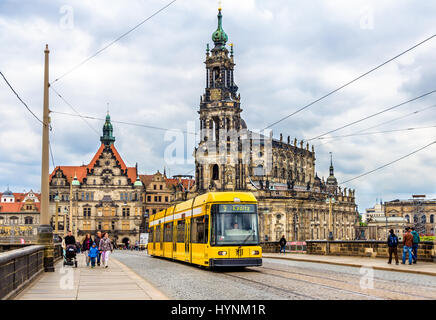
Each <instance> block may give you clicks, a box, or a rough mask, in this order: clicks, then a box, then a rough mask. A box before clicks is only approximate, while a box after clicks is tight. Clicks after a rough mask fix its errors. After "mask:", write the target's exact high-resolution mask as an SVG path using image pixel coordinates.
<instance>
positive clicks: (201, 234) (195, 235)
mask: <svg viewBox="0 0 436 320" xmlns="http://www.w3.org/2000/svg"><path fill="white" fill-rule="evenodd" d="M208 228H209V216H202V217H198V218H193V219H192V220H191V242H192V243H207V236H208Z"/></svg>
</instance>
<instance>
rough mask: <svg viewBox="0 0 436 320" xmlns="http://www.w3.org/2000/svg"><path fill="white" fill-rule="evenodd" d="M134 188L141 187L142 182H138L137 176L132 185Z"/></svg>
mask: <svg viewBox="0 0 436 320" xmlns="http://www.w3.org/2000/svg"><path fill="white" fill-rule="evenodd" d="M134 186H135V187H142V182H141V180H139V176H137V177H136V181H135V183H134Z"/></svg>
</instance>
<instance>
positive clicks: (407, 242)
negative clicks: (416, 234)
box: [402, 227, 413, 264]
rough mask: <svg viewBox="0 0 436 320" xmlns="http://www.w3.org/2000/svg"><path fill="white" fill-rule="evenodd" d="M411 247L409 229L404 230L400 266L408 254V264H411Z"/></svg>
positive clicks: (411, 241)
mask: <svg viewBox="0 0 436 320" xmlns="http://www.w3.org/2000/svg"><path fill="white" fill-rule="evenodd" d="M412 246H413V236H412V234H411V233H410V228H409V227H407V228H406V233H405V234H404V237H403V262H402V264H405V263H406V254H407V253H409V264H412V257H413V253H412Z"/></svg>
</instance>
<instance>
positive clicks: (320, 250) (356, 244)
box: [306, 240, 436, 262]
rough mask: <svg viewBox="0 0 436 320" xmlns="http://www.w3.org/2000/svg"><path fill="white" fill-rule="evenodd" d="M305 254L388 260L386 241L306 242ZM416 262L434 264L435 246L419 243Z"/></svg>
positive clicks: (399, 253)
mask: <svg viewBox="0 0 436 320" xmlns="http://www.w3.org/2000/svg"><path fill="white" fill-rule="evenodd" d="M306 243H307V253H308V254H317V255H332V256H358V257H373V258H375V257H377V258H388V257H389V251H388V246H387V243H386V241H379V240H347V241H342V240H337V241H326V240H307V241H306ZM402 253H403V245H402V244H401V243H399V244H398V255H399V257H401V255H402ZM418 260H421V261H431V262H436V254H435V244H434V243H433V242H432V241H422V242H420V243H419V248H418Z"/></svg>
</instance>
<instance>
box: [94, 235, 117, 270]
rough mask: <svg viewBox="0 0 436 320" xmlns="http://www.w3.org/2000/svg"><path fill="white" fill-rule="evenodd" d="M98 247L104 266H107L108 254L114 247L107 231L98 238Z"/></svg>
mask: <svg viewBox="0 0 436 320" xmlns="http://www.w3.org/2000/svg"><path fill="white" fill-rule="evenodd" d="M98 249H99V250H100V252H101V260H102V263H103V265H104V267H105V268H107V267H108V262H109V256H110V254H111V252H112V251H113V249H114V247H113V245H112V241H111V239H109V235H108V233H107V232H105V233H104V235H103V238H101V239H100V245H99V247H98Z"/></svg>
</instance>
